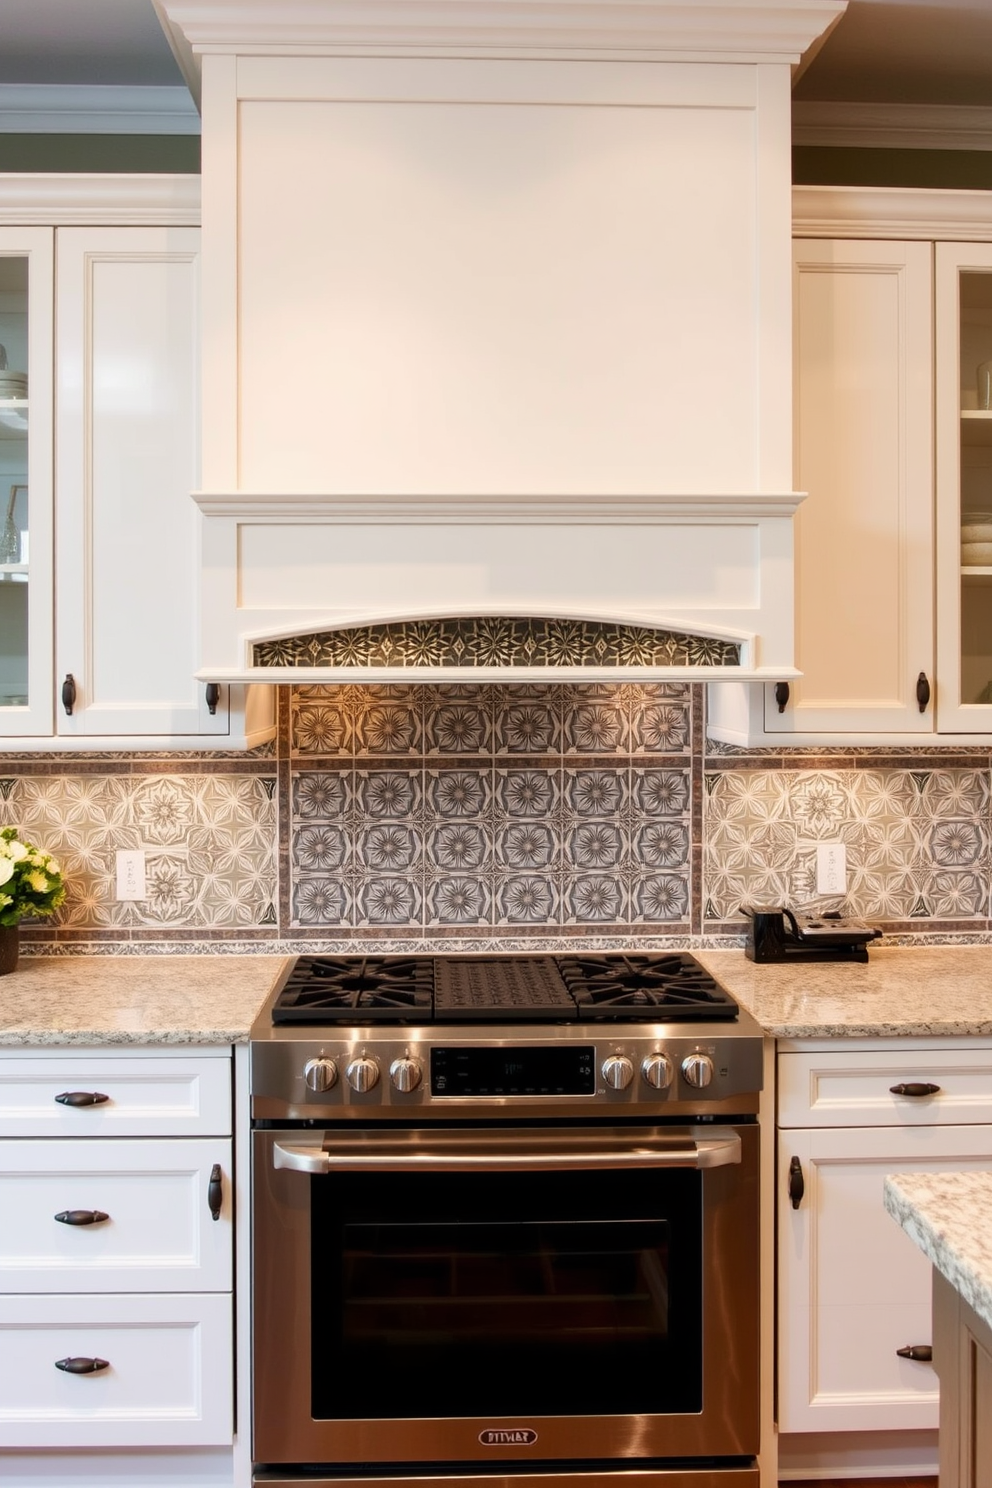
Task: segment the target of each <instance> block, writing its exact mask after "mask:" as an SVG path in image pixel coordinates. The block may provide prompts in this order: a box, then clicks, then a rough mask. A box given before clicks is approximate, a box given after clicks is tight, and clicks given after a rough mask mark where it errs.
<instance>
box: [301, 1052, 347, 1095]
mask: <svg viewBox="0 0 992 1488" xmlns="http://www.w3.org/2000/svg"><path fill="white" fill-rule="evenodd" d="M303 1078H304V1080H305V1081H306V1084H307V1089H308V1090H313V1091H315V1092H316V1093H317V1094H318V1095H319V1094H320V1092H321V1091H323V1090H330V1088H331V1086H332V1085H336V1084H337V1083H338V1067H337V1065H336V1064H335V1063H334V1060H333V1059H308V1060H307V1062H306V1064H305V1065H304V1068H303Z"/></svg>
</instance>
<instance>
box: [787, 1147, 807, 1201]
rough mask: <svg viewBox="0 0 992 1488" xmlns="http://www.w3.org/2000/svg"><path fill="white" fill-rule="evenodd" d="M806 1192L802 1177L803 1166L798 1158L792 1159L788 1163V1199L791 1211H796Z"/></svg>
mask: <svg viewBox="0 0 992 1488" xmlns="http://www.w3.org/2000/svg"><path fill="white" fill-rule="evenodd" d="M805 1192H806V1179H805V1178H804V1177H803V1165H802V1163H801V1162H800V1161H799V1159H798V1157H794V1158H793V1159H792V1161H791V1162H790V1163H789V1199H790V1201H791V1203H792V1207H793V1209H798V1208H799V1205H800V1204H801V1203H802V1201H803V1194H804V1193H805Z"/></svg>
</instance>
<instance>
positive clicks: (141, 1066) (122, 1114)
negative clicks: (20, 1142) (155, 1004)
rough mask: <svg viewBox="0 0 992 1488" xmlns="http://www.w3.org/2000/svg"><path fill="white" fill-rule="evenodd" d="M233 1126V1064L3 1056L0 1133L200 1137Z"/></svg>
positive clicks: (213, 1060)
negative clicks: (35, 1058) (33, 1058)
mask: <svg viewBox="0 0 992 1488" xmlns="http://www.w3.org/2000/svg"><path fill="white" fill-rule="evenodd" d="M230 1131H231V1061H230V1060H229V1059H221V1058H216V1057H208V1058H202V1059H201V1058H195V1057H194V1058H186V1057H184V1056H182V1055H176V1056H175V1057H174V1058H172V1057H169V1056H167V1055H166V1056H155V1055H150V1056H149V1057H148V1058H140V1057H138V1056H136V1055H135V1056H123V1057H121V1058H119V1059H114V1058H107V1056H106V1055H102V1056H101V1055H99V1054H94V1055H93V1056H92V1057H86V1058H80V1059H59V1058H58V1057H57V1056H55V1055H53V1056H52V1057H51V1058H43V1059H39V1060H32V1059H25V1058H20V1057H17V1056H13V1055H12V1056H10V1057H5V1058H0V1136H4V1137H25V1136H34V1137H41V1136H44V1137H151V1136H173V1137H186V1136H190V1137H198V1136H228V1135H230Z"/></svg>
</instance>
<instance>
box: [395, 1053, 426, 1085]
mask: <svg viewBox="0 0 992 1488" xmlns="http://www.w3.org/2000/svg"><path fill="white" fill-rule="evenodd" d="M389 1078H390V1080H391V1081H392V1083H393V1087H394V1089H396V1090H398V1091H400V1093H401V1094H402V1095H409V1093H410V1091H411V1090H416V1088H417V1086H418V1085H419V1084H420V1082H421V1080H422V1079H423V1078H424V1067H423V1065H422V1064H421V1063H420V1060H419V1059H412V1058H411V1057H410V1055H409V1054H404V1055H403V1056H402V1057H401V1058H400V1059H394V1060H393V1062H392V1064H391V1065H390V1066H389Z"/></svg>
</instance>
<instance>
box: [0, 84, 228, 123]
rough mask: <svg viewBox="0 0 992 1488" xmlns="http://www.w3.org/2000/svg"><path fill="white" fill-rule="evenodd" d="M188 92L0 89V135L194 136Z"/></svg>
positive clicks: (178, 89) (36, 87)
mask: <svg viewBox="0 0 992 1488" xmlns="http://www.w3.org/2000/svg"><path fill="white" fill-rule="evenodd" d="M199 132H200V116H199V114H198V113H197V112H196V106H195V105H194V103H193V100H192V98H191V97H190V96H189V93H188V91H187V90H186V89H185V88H182V87H175V88H103V87H100V88H96V87H94V88H90V87H62V86H55V85H48V84H46V85H41V84H37V85H36V84H33V83H3V84H0V134H199Z"/></svg>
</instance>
